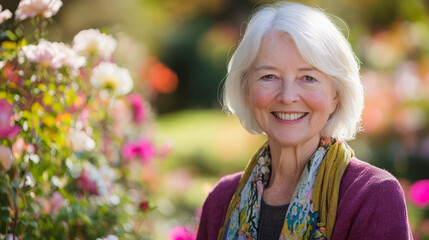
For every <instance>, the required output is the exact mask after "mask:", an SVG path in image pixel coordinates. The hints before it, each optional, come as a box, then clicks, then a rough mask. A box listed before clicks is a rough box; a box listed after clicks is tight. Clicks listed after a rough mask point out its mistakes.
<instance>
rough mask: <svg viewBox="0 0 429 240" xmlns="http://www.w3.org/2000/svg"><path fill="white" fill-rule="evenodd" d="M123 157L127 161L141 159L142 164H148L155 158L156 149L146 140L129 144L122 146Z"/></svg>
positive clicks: (142, 139)
mask: <svg viewBox="0 0 429 240" xmlns="http://www.w3.org/2000/svg"><path fill="white" fill-rule="evenodd" d="M122 156H123V157H124V158H125V159H127V160H130V159H133V158H135V157H137V156H138V157H139V158H140V160H141V161H142V162H148V161H150V160H151V159H152V158H153V157H154V156H155V148H154V147H153V146H152V144H151V143H150V142H149V141H148V140H147V139H145V138H141V139H139V140H137V141H135V142H127V143H125V144H124V145H123V146H122Z"/></svg>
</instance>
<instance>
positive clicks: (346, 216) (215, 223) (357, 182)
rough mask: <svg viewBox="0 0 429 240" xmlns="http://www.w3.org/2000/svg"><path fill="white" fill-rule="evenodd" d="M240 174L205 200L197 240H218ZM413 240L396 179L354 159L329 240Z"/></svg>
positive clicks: (224, 181)
mask: <svg viewBox="0 0 429 240" xmlns="http://www.w3.org/2000/svg"><path fill="white" fill-rule="evenodd" d="M241 175H242V172H239V173H235V174H232V175H228V176H225V177H223V178H222V179H221V180H220V181H219V182H218V183H217V185H216V186H215V188H214V189H213V190H212V192H211V193H210V194H209V196H208V197H207V199H206V201H205V203H204V205H203V209H202V214H201V220H200V226H199V229H198V235H197V240H215V239H217V236H218V233H219V229H220V228H221V227H222V225H223V223H224V221H225V215H226V212H227V209H228V205H229V202H230V200H231V198H232V195H233V194H234V192H235V189H236V188H237V185H238V182H239V181H240V177H241ZM336 239H339V240H342V239H359V240H365V239H371V240H373V239H398V240H399V239H400V240H404V239H412V235H411V230H410V226H409V223H408V217H407V209H406V206H405V198H404V192H403V190H402V188H401V186H400V185H399V183H398V181H397V180H396V178H395V177H393V176H392V175H391V174H390V173H389V172H387V171H385V170H381V169H379V168H376V167H374V166H371V165H370V164H368V163H365V162H362V161H360V160H358V159H356V158H352V159H351V160H350V163H349V165H348V166H347V169H346V171H345V172H344V175H343V177H342V179H341V184H340V194H339V198H338V211H337V220H336V223H335V227H334V232H333V234H332V240H336Z"/></svg>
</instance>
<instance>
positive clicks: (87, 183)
mask: <svg viewBox="0 0 429 240" xmlns="http://www.w3.org/2000/svg"><path fill="white" fill-rule="evenodd" d="M77 186H78V188H79V189H80V191H81V193H89V194H91V195H98V189H97V184H96V183H95V181H93V180H91V179H90V178H89V176H88V174H87V172H86V171H83V172H82V173H81V175H80V177H79V178H78V179H77Z"/></svg>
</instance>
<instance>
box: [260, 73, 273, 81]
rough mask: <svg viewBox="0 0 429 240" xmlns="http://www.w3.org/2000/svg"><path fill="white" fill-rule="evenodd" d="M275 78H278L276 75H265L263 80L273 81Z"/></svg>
mask: <svg viewBox="0 0 429 240" xmlns="http://www.w3.org/2000/svg"><path fill="white" fill-rule="evenodd" d="M275 78H276V76H275V75H274V74H267V75H264V76H262V77H261V79H263V80H273V79H275Z"/></svg>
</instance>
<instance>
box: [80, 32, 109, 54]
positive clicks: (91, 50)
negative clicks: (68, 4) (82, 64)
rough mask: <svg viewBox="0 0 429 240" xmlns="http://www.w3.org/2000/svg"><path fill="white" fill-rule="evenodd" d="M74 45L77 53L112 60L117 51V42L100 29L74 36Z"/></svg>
mask: <svg viewBox="0 0 429 240" xmlns="http://www.w3.org/2000/svg"><path fill="white" fill-rule="evenodd" d="M72 45H73V49H74V50H75V51H77V52H80V53H84V54H87V55H100V56H101V57H102V58H110V57H111V56H112V53H113V51H115V49H116V40H115V39H114V38H113V37H112V36H110V35H107V34H103V33H101V32H100V30H98V29H87V30H82V31H80V32H79V33H78V34H76V36H74V38H73V44H72Z"/></svg>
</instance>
